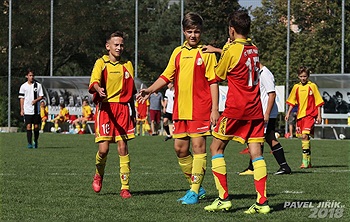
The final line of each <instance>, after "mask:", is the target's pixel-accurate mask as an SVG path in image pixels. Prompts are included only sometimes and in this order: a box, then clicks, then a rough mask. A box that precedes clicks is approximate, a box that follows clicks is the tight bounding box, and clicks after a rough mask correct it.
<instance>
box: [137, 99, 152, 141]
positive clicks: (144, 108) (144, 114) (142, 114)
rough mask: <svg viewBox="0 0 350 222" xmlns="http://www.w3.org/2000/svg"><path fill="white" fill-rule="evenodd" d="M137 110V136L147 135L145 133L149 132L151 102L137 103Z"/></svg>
mask: <svg viewBox="0 0 350 222" xmlns="http://www.w3.org/2000/svg"><path fill="white" fill-rule="evenodd" d="M135 108H136V135H142V136H144V135H145V132H146V131H148V129H147V128H148V127H149V125H148V121H147V118H148V112H149V100H147V101H146V102H144V103H139V102H138V101H136V102H135ZM141 125H142V129H141V131H142V132H140V128H141Z"/></svg>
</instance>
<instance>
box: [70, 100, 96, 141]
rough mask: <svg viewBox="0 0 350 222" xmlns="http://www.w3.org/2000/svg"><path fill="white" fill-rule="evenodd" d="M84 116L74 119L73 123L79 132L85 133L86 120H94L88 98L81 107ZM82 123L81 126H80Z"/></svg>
mask: <svg viewBox="0 0 350 222" xmlns="http://www.w3.org/2000/svg"><path fill="white" fill-rule="evenodd" d="M81 111H82V114H83V115H82V117H80V118H77V119H75V120H74V121H73V125H75V129H76V130H77V131H78V133H79V134H84V133H85V128H86V122H87V121H90V120H92V110H91V107H90V105H89V102H88V101H87V100H85V99H84V100H83V105H82V107H81ZM80 124H81V127H80Z"/></svg>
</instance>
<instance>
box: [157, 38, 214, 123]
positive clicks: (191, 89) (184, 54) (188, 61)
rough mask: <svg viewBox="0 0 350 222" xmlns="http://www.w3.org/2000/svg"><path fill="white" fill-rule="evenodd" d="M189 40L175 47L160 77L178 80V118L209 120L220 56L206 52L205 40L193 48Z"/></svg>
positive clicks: (176, 98)
mask: <svg viewBox="0 0 350 222" xmlns="http://www.w3.org/2000/svg"><path fill="white" fill-rule="evenodd" d="M186 44H187V42H184V44H183V45H182V46H179V47H177V48H175V49H174V51H173V53H172V55H171V57H170V60H169V63H168V66H167V67H166V69H165V70H164V72H163V73H162V75H161V76H160V78H162V79H164V80H165V81H166V82H167V83H168V82H170V81H173V82H174V89H175V97H174V109H173V119H174V120H209V119H210V112H211V105H212V99H211V92H210V84H212V83H216V79H215V71H214V67H215V65H216V57H215V54H214V53H203V52H202V48H203V45H202V44H199V45H197V47H193V48H192V47H189V46H186Z"/></svg>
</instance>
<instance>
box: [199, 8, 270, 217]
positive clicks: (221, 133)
mask: <svg viewBox="0 0 350 222" xmlns="http://www.w3.org/2000/svg"><path fill="white" fill-rule="evenodd" d="M250 23H251V20H250V17H249V15H248V14H247V12H246V11H243V10H238V11H234V12H233V13H232V14H231V15H230V16H229V35H230V39H231V40H232V42H231V43H228V44H226V45H225V46H224V48H223V50H222V53H221V58H220V61H219V63H218V65H217V67H216V68H215V71H216V75H217V79H218V80H226V79H227V80H228V92H227V100H226V104H225V110H224V112H223V113H222V115H221V116H220V118H219V120H218V123H217V125H216V127H215V128H214V130H213V133H212V134H213V141H212V143H211V145H210V151H211V155H212V161H211V162H212V172H213V175H214V180H215V184H216V188H217V190H218V192H219V198H217V199H216V200H215V201H214V202H213V203H212V204H211V205H208V206H206V207H205V208H204V209H205V210H206V211H210V212H211V211H220V210H229V209H230V208H231V207H232V203H231V201H230V200H229V192H228V184H227V173H226V162H225V159H224V151H225V148H226V146H227V144H228V142H229V141H230V140H235V141H238V142H240V143H245V142H247V143H248V148H249V153H250V158H251V159H252V162H253V167H254V185H255V189H256V192H257V199H256V203H254V204H253V205H252V206H251V207H250V208H249V209H248V210H246V211H244V212H245V213H247V214H253V213H264V214H265V213H269V212H270V207H269V206H268V203H267V196H266V180H267V169H266V164H265V160H264V157H263V156H262V152H261V148H260V143H263V142H264V117H263V111H262V105H261V100H260V89H259V73H258V71H259V54H258V48H257V47H256V46H255V45H253V44H252V42H251V40H250V39H249V38H247V36H248V34H249V31H250Z"/></svg>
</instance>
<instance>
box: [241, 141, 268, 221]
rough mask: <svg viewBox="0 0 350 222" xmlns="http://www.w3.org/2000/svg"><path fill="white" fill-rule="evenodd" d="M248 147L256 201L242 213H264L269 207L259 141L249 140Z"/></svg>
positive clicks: (263, 162)
mask: <svg viewBox="0 0 350 222" xmlns="http://www.w3.org/2000/svg"><path fill="white" fill-rule="evenodd" d="M248 147H249V152H250V155H251V159H252V162H253V167H254V185H255V190H256V193H257V199H256V203H255V204H253V205H252V206H251V207H250V208H249V209H248V210H246V211H244V213H246V214H254V213H262V214H266V213H269V212H270V207H269V205H268V202H267V196H266V180H267V169H266V163H265V160H264V157H263V156H262V152H261V145H260V142H250V143H249V144H248Z"/></svg>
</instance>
